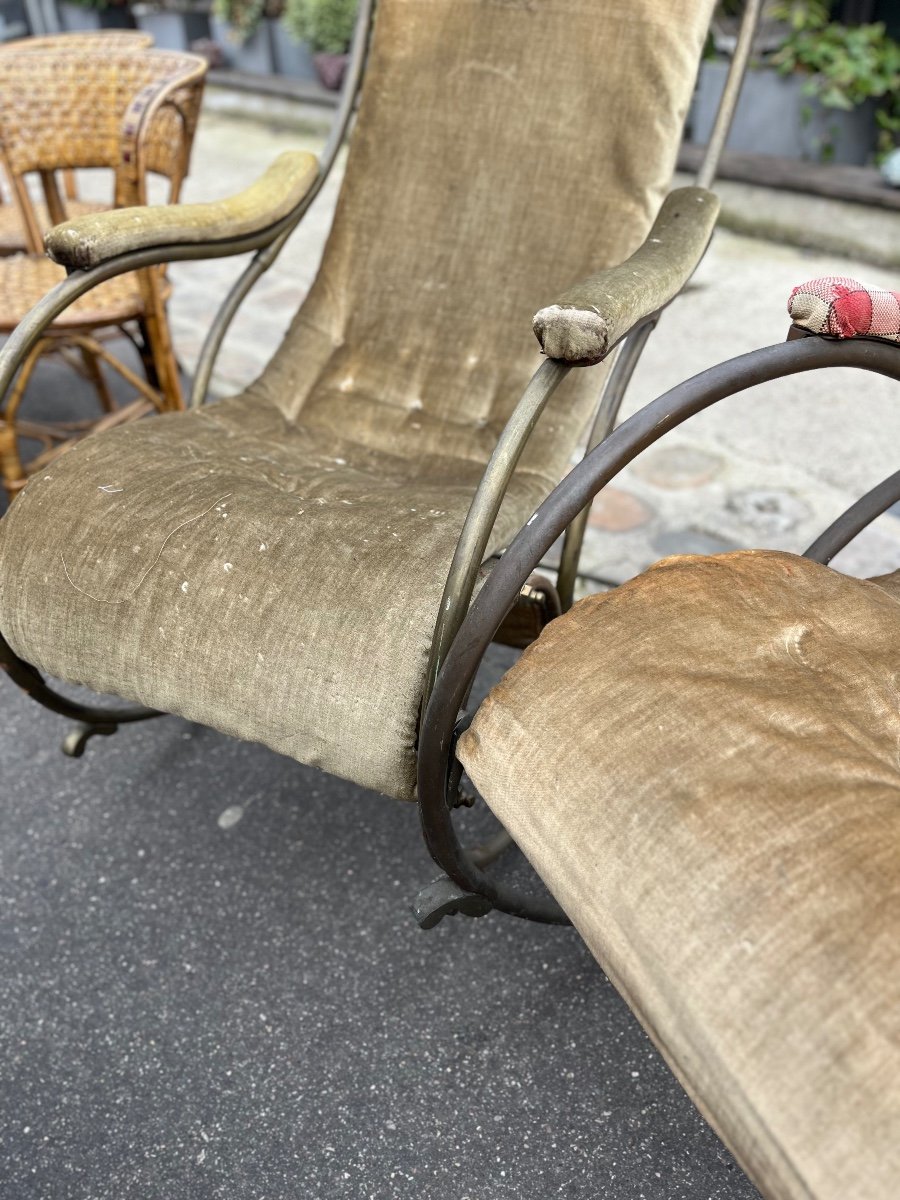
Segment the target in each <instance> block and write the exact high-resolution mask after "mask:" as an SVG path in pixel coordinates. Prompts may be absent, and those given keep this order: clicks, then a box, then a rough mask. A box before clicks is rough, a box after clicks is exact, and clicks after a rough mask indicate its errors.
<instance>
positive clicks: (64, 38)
mask: <svg viewBox="0 0 900 1200" xmlns="http://www.w3.org/2000/svg"><path fill="white" fill-rule="evenodd" d="M152 45H153V38H152V37H151V35H150V34H149V33H141V32H140V30H136V29H135V30H131V29H108V30H104V31H102V32H98V33H59V34H50V35H48V36H47V37H28V38H21V39H19V40H17V41H13V42H2V43H0V54H28V53H31V52H32V51H34V50H52V51H54V52H59V51H61V52H66V53H69V54H91V53H93V52H94V51H100V52H101V53H106V52H107V51H111V52H113V53H116V52H123V51H124V52H131V53H135V52H137V51H140V50H148V49H149V48H150V47H151V46H152ZM63 184H64V188H65V197H66V214H67V215H68V216H69V217H83V216H85V214H87V213H92V212H102V211H103V209H105V208H108V207H109V205H108V204H97V203H96V202H94V201H91V200H80V199H79V198H78V192H77V190H76V186H75V176H74V174H73V173H72V172H71V171H65V172H64V173H63ZM6 199H8V198H4V197H2V195H0V255H4V254H21V253H22V252H24V251H27V249H28V242H27V239H26V236H25V228H24V226H23V224H22V217H21V215H20V213H19V209H18V206H17V205H16V204H10V203H7V202H5V200H6ZM35 216H36V217H37V221H38V224H39V226H40V228H41V229H42V230H47V229H49V228H50V226H51V225H53V224H54V221H53V220H51V219H50V215H49V213H48V212H47V205H46V203H45V204H38V205H35Z"/></svg>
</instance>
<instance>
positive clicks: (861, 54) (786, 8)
mask: <svg viewBox="0 0 900 1200" xmlns="http://www.w3.org/2000/svg"><path fill="white" fill-rule="evenodd" d="M771 15H772V16H773V17H775V18H776V19H778V20H781V21H784V22H786V24H787V27H788V31H787V34H786V36H785V38H784V41H783V42H782V44H781V46H780V48H779V49H778V51H777V53H776V54H775V55H774V56H773V58H772V62H773V63H774V65H775V66H776V67H777V68H778V70H779V71H781V72H782V74H785V75H786V74H790V73H791V72H794V71H799V72H800V73H801V74H804V75H807V76H808V80H807V82H806V85H805V87H804V91H805V92H806V94H807V95H809V96H813V97H815V99H816V100H818V101H819V103H820V104H822V105H823V106H824V107H825V108H838V109H844V110H850V109H854V108H857V107H858V106H859V105H860V104H863V103H865V101H867V100H877V101H878V102H879V103H878V106H877V109H876V114H875V119H876V121H877V123H878V128H879V138H878V150H879V157H882V156H883V155H885V154H887V153H888V152H889V151H890V150H891V149H892V148H893V146H894V145H895V144H897V142H898V140H900V43H898V42H896V41H894V39H893V38H891V37H889V36H888V35H887V32H886V30H885V26H884V23H883V22H880V21H878V22H874V23H872V24H868V25H844V24H842V23H841V22H840V21H831V20H830V19H829V5H828V4H827V3H825V2H823V0H784V2H781V3H777V4H775V5H773V6H772V8H771Z"/></svg>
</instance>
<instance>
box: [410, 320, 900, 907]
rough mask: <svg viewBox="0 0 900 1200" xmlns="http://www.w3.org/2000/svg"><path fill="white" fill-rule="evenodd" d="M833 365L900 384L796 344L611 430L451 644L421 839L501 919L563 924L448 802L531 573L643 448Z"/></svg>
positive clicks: (865, 356) (659, 402)
mask: <svg viewBox="0 0 900 1200" xmlns="http://www.w3.org/2000/svg"><path fill="white" fill-rule="evenodd" d="M546 365H547V364H545V366H546ZM556 365H557V366H561V365H562V364H556ZM839 366H844V367H858V368H862V369H864V370H868V371H874V372H877V373H879V374H882V375H886V376H888V377H890V378H893V379H896V380H897V381H898V382H900V348H898V347H897V346H893V345H889V344H888V343H885V342H877V341H872V340H863V339H853V340H848V341H840V342H839V341H826V340H824V339H821V338H803V339H801V340H796V341H790V342H784V343H782V344H779V345H776V346H769V347H766V348H765V349H762V350H755V351H752V352H751V353H749V354H744V355H741V356H740V357H739V358H735V359H731V360H730V361H728V362H725V363H720V364H719V365H718V366H715V367H712V368H710V370H708V371H704V372H703V373H702V374H700V375H697V376H695V377H694V378H693V379H689V380H687V381H686V382H685V383H682V384H680V385H679V386H678V387H675V388H673V389H672V390H671V391H669V392H667V393H666V394H665V395H663V396H660V397H659V398H658V399H656V400H654V401H653V402H652V403H651V404H648V405H647V406H646V407H645V408H643V409H641V410H640V411H639V412H637V413H635V414H634V416H632V417H630V418H629V419H628V420H627V421H625V422H624V423H623V424H622V425H620V426H619V427H618V429H616V430H614V432H612V433H611V434H610V435H609V436H608V437H607V438H606V440H605V441H603V442H601V443H600V445H599V446H597V447H596V448H595V449H594V450H592V451H591V452H590V453H589V454H588V455H587V456H586V457H585V458H584V459H583V460H582V462H581V463H580V464H579V465H578V466H577V467H575V468H574V470H572V471H571V472H570V474H569V475H567V476H566V478H565V479H564V480H563V481H562V483H560V484H559V485H558V486H557V487H556V488H555V489H554V490H553V491H552V492H551V494H550V495H549V496H548V497H547V499H546V500H545V501H544V503H543V504H542V505H541V506H540V508H539V509H538V511H537V512H536V513H535V515H534V516H533V517H532V518H531V520H530V521H529V522H528V523H527V524H526V525H525V526H524V528H523V529H521V530H520V532H519V533H518V534H517V535H516V537H515V538H514V539H513V541H512V542H511V543H510V545H509V547H508V549H507V551H506V553H505V554H504V555H503V556H502V558H500V560H499V561H498V562H497V563H496V564H495V565H494V567H493V569H492V571H491V573H490V575H489V576H488V579H487V581H486V582H485V585H484V587H483V588H482V589H481V591H480V592H479V594H478V596H477V597H476V598H475V600H474V601H473V602H472V605H471V607H470V608H469V610H468V612H467V613H466V615H465V617H464V618H463V620H462V621H461V623H460V625H459V628H458V631H457V632H456V636H455V637H454V638H453V639H452V643H451V645H450V647H449V650H448V651H447V654H446V658H445V660H444V662H443V665H442V666H441V667H440V671H439V673H438V675H437V679H436V681H435V684H434V687H433V689H432V692H431V696H430V699H429V702H428V705H427V708H426V710H425V714H424V717H423V720H422V726H421V730H420V735H419V750H418V797H419V806H420V812H421V815H422V823H423V828H424V831H425V839H426V842H427V844H428V848H429V850H430V851H431V853H432V855H433V857H435V859H436V861H438V862H439V863H440V865H441V866H442V867H443V868H444V869H445V870H446V871H447V873H448V875H449V876H450V878H451V879H452V880H453V882H454V883H455V884H457V886H458V887H460V888H461V889H463V890H464V891H466V892H471V893H475V894H480V895H484V896H486V897H487V898H488V899H489V900H491V902H492V903H493V905H494V907H495V908H499V909H502V910H503V911H505V912H511V913H514V914H517V915H525V916H530V917H532V918H533V919H537V920H559V919H560V915H559V912H558V909H555V908H554V906H553V905H552V904H551V903H550V898H549V897H544V898H534V899H532V898H528V897H523V896H522V895H520V894H519V893H515V892H511V891H509V890H508V889H505V888H503V887H502V886H501V885H499V884H497V883H495V882H493V881H491V880H490V879H489V878H488V877H487V876H485V875H484V873H483V872H481V871H480V870H478V868H477V867H475V865H474V864H473V863H472V862H471V860H470V859H469V858H468V857H467V855H466V854H465V852H464V851H463V850H462V848H461V847H460V845H459V843H458V841H457V840H456V838H455V835H454V832H453V828H452V821H451V812H450V808H449V805H448V796H447V791H448V785H449V782H450V780H451V778H452V765H453V752H454V746H455V738H454V730H455V728H456V724H457V719H458V715H459V712H460V709H461V708H462V706H463V704H464V703H465V699H466V696H467V695H468V693H469V689H470V687H471V684H472V680H473V679H474V678H475V673H476V672H477V670H478V666H479V663H480V662H481V659H482V657H483V655H484V652H485V650H486V649H487V648H488V646H489V645H490V643H491V640H492V638H493V636H494V634H495V632H496V630H497V629H498V627H499V626H500V623H501V622H502V620H503V618H504V617H505V615H506V613H507V612H508V611H509V609H510V607H511V606H512V604H513V603H514V602H515V599H516V596H517V595H518V592H519V589H520V588H521V586H522V584H523V583H524V582H525V580H526V579H527V578H528V576H529V574H530V573H531V571H532V570H533V569H534V567H535V565H536V564H537V563H539V562H540V561H541V559H542V558H543V556H544V555H545V554H546V552H547V550H549V548H550V546H552V544H553V542H554V541H555V540H556V538H557V537H558V536H559V535H560V534H561V533H562V531H563V530H564V529H565V528H566V527H567V526H568V525H569V524H570V522H571V521H572V520H573V519H574V518H575V516H576V515H577V514H578V513H579V512H580V511H581V510H582V509H583V508H584V507H585V506H586V505H587V504H588V503H589V502H590V501H591V500H592V499H593V497H594V496H595V495H596V494H597V492H599V491H600V490H601V488H603V487H605V486H606V485H607V484H608V483H609V482H610V480H611V479H613V478H614V477H615V476H616V475H617V474H618V473H619V471H621V470H622V468H623V467H625V466H627V464H628V463H629V462H631V460H632V459H633V458H635V457H636V456H637V455H638V454H639V453H640V452H641V451H642V450H645V449H646V448H647V447H648V446H650V445H652V444H653V443H654V442H656V441H657V440H658V439H659V438H660V437H662V436H663V434H665V433H667V432H668V431H669V430H671V429H674V428H676V427H677V426H678V425H680V424H681V423H682V422H683V421H685V420H687V419H688V417H691V416H694V415H695V414H696V413H698V412H701V411H702V410H703V409H705V408H708V407H710V405H712V404H715V403H716V402H717V401H719V400H722V399H724V398H725V397H726V396H731V395H734V394H735V393H737V392H740V391H744V390H745V389H747V388H749V387H753V386H755V385H756V384H759V383H766V382H768V381H769V380H772V379H778V378H781V377H782V376H785V375H792V374H796V373H798V372H801V371H811V370H815V369H817V368H819V367H839ZM876 507H877V506H876Z"/></svg>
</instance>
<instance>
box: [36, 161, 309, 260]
mask: <svg viewBox="0 0 900 1200" xmlns="http://www.w3.org/2000/svg"><path fill="white" fill-rule="evenodd" d="M318 173H319V164H318V161H317V159H316V158H315V156H314V155H313V154H309V153H307V152H305V151H286V152H285V153H284V154H280V155H279V156H278V158H276V159H275V161H274V162H273V163H272V165H271V166H270V167H269V169H268V170H267V171H266V172H265V174H264V175H262V176H261V177H260V178H259V179H258V180H257V181H256V182H255V183H254V184H251V186H250V187H248V188H247V189H246V190H245V191H243V192H239V193H238V194H237V195H235V196H230V197H229V198H228V199H226V200H214V201H210V202H208V203H205V204H171V205H156V206H148V207H142V208H120V209H115V210H113V211H111V212H102V213H92V214H90V215H89V216H84V217H78V218H77V219H76V220H74V221H66V222H64V223H63V224H62V225H57V226H55V227H54V228H53V229H51V230H49V231H48V233H47V234H46V236H45V238H44V246H45V248H46V250H47V253H48V255H49V256H50V258H52V259H53V261H54V262H57V263H60V264H61V265H62V266H64V267H68V268H69V269H79V270H90V269H91V268H92V267H97V266H100V264H101V263H105V262H109V261H110V260H111V259H114V258H118V257H119V256H120V255H122V254H127V253H129V252H130V251H134V250H147V249H150V248H152V247H156V246H160V247H164V246H176V245H188V244H196V245H197V246H203V245H204V244H205V243H209V242H219V241H224V240H226V239H233V238H242V237H248V236H252V235H253V234H256V233H261V232H263V231H264V230H266V229H268V228H269V227H270V226H274V225H276V224H277V223H278V222H279V221H281V220H283V219H284V218H285V217H287V216H288V215H289V214H290V213H291V212H292V211H293V209H295V208H296V207H297V205H298V204H300V202H301V201H302V200H303V198H304V197H305V196H306V194H307V193H308V192H309V190H310V188H311V187H312V185H313V183H314V182H315V180H316V178H317V176H318Z"/></svg>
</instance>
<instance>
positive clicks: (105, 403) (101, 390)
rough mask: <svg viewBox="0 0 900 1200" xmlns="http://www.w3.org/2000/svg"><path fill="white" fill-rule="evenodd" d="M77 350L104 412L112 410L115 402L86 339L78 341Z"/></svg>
mask: <svg viewBox="0 0 900 1200" xmlns="http://www.w3.org/2000/svg"><path fill="white" fill-rule="evenodd" d="M78 348H79V350H80V351H81V360H82V362H83V363H84V369H85V371H86V372H87V377H88V379H89V380H90V381H91V383H92V384H93V387H94V391H95V392H96V393H97V398H98V399H99V401H100V405H101V407H102V408H103V411H104V412H108V413H111V412H114V411H115V407H116V403H115V401H114V400H113V398H112V395H111V393H110V390H109V387H108V386H107V383H106V380H105V379H104V378H103V372H102V371H101V370H100V363H99V361H98V358H97V355H96V354H95V353H94V350H93V348H92V347H91V345H90V344H89V343H88V342H87V341H80V342H79V346H78Z"/></svg>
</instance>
